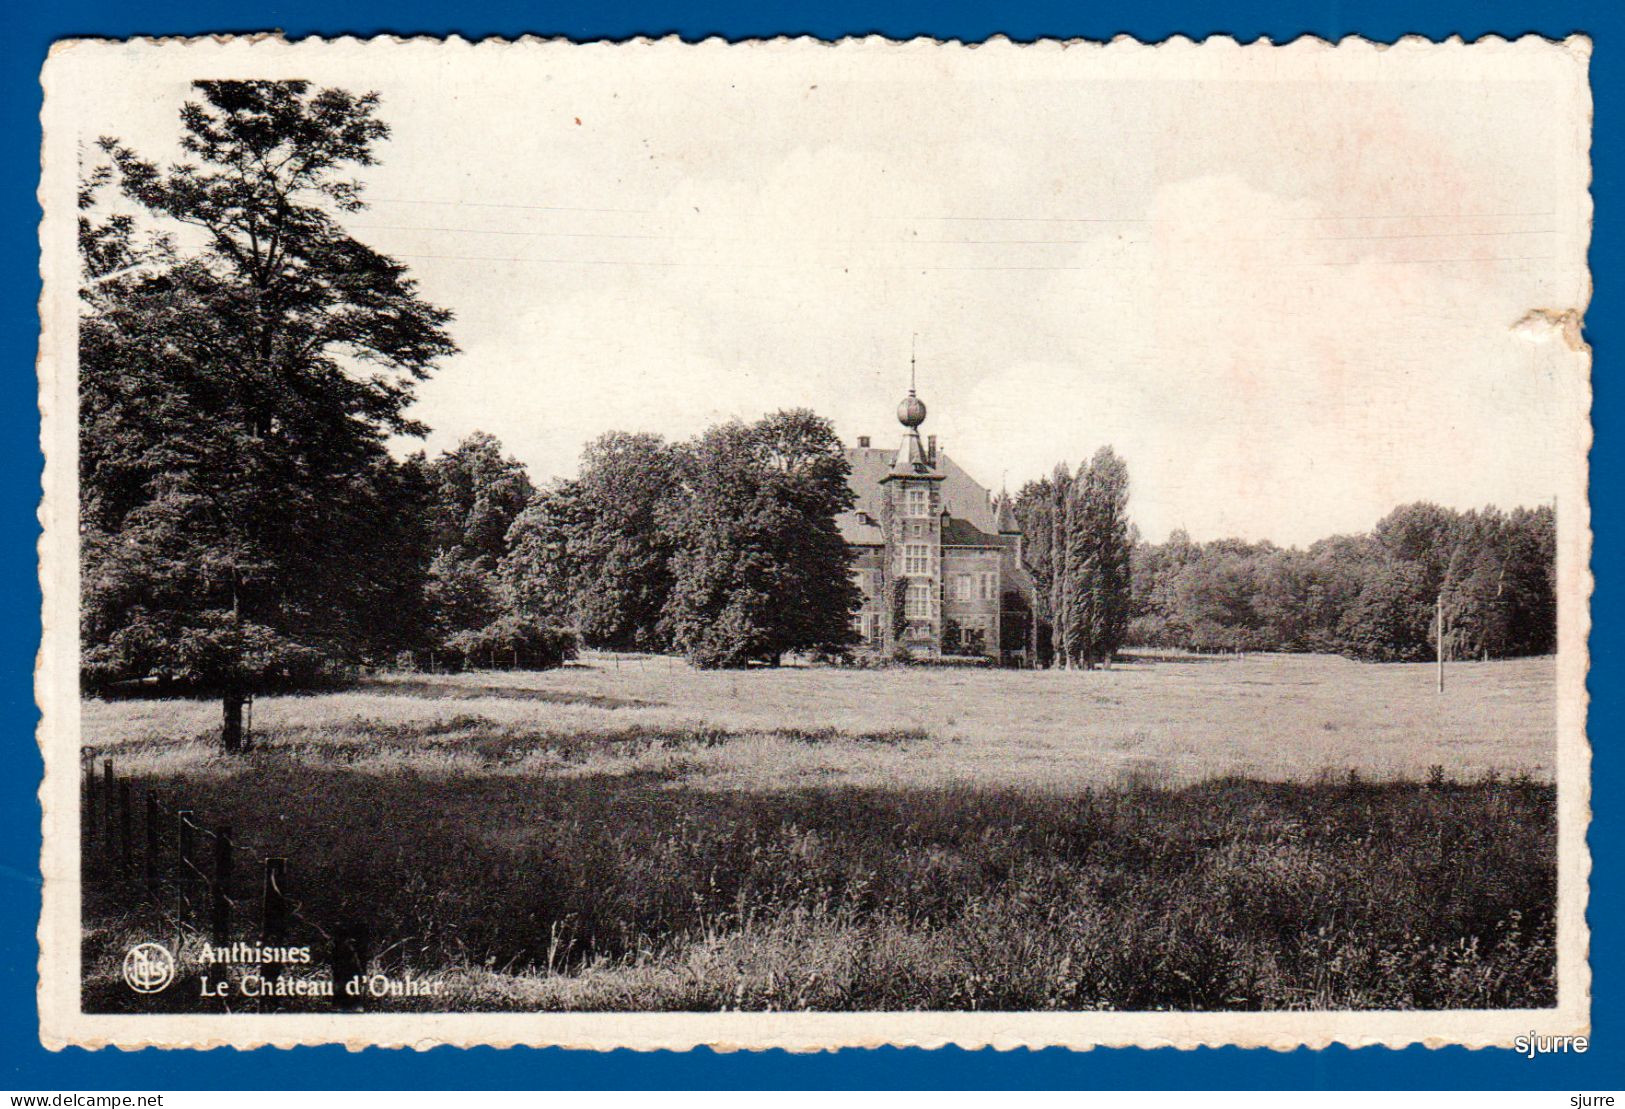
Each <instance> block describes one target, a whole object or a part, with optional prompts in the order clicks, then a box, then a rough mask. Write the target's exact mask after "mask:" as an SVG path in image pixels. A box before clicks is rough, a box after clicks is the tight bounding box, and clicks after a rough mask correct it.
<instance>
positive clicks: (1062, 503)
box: [1049, 462, 1072, 668]
mask: <svg viewBox="0 0 1625 1109" xmlns="http://www.w3.org/2000/svg"><path fill="white" fill-rule="evenodd" d="M1050 498H1051V499H1050V545H1049V546H1050V553H1049V557H1050V589H1049V610H1050V638H1051V644H1052V647H1051V655H1052V657H1053V659H1054V662H1053V665H1056V666H1060V667H1062V668H1069V667H1070V666H1071V663H1072V655H1071V653H1070V652H1069V650H1068V648H1067V634H1068V633H1067V626H1068V622H1069V620H1070V618H1071V615H1070V614H1071V608H1070V604H1069V594H1068V592H1067V582H1066V548H1067V537H1068V535H1069V532H1068V525H1069V522H1070V513H1069V510H1070V506H1071V503H1072V474H1071V471H1069V470H1068V469H1067V466H1066V463H1065V462H1061V463H1058V464H1057V465H1056V467H1055V473H1054V474H1053V475H1052V476H1051V478H1050Z"/></svg>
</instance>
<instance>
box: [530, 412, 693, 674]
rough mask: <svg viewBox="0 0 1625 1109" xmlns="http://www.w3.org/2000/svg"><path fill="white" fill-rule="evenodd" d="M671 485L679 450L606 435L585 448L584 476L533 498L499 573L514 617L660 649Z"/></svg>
mask: <svg viewBox="0 0 1625 1109" xmlns="http://www.w3.org/2000/svg"><path fill="white" fill-rule="evenodd" d="M677 478H678V463H677V455H676V452H675V451H674V450H673V449H672V447H671V446H670V445H669V444H667V443H666V441H665V440H663V439H662V438H661V437H660V436H658V435H648V434H632V433H629V432H621V431H612V432H608V433H606V434H604V435H601V436H599V437H598V438H597V439H595V440H593V441H592V442H591V443H589V444H587V447H586V450H585V451H583V453H582V457H581V472H580V475H579V476H578V477H577V478H576V479H575V480H573V481H569V482H564V483H561V484H559V485H557V486H555V487H554V488H552V489H550V490H548V491H547V492H546V493H544V494H542V495H540V496H538V497H536V498H535V499H534V500H533V501H532V502H531V505H530V507H529V508H527V509H526V511H525V512H524V514H523V515H522V516H521V517H520V518H519V520H518V521H517V523H516V524H515V526H514V528H513V531H512V532H511V534H510V537H509V538H510V540H511V548H510V551H509V554H508V557H507V559H506V560H505V561H504V563H503V570H502V573H503V579H504V581H505V582H506V583H507V585H508V589H509V591H510V593H511V594H512V595H513V596H514V598H515V603H516V604H518V606H519V607H520V610H521V611H525V612H528V613H531V614H533V615H536V616H543V617H551V618H555V619H564V620H567V621H569V622H570V623H573V624H574V625H575V626H576V627H577V628H578V629H579V630H580V632H581V636H582V639H583V640H584V641H585V642H586V643H588V644H590V645H592V646H597V647H614V648H619V649H623V650H658V649H660V648H662V647H664V646H665V645H666V635H665V629H664V624H663V619H664V615H665V607H666V602H667V600H668V598H669V596H670V593H671V555H672V550H673V546H674V541H673V537H672V535H671V533H670V532H669V531H668V530H667V527H666V523H667V521H666V516H667V511H666V505H667V502H668V501H669V500H670V499H671V498H672V496H673V494H674V491H675V490H676V488H677Z"/></svg>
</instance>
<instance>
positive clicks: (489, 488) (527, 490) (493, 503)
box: [429, 431, 536, 571]
mask: <svg viewBox="0 0 1625 1109" xmlns="http://www.w3.org/2000/svg"><path fill="white" fill-rule="evenodd" d="M429 472H430V474H431V476H432V478H433V480H434V486H435V496H434V509H433V511H432V513H431V516H430V529H431V536H432V539H431V542H432V543H433V544H434V547H435V549H436V550H437V551H438V552H443V553H446V554H448V555H449V556H450V557H452V558H455V559H456V560H457V561H459V562H467V563H472V564H473V565H475V566H478V567H479V568H480V569H481V570H485V571H491V570H494V569H496V566H497V563H498V562H500V561H501V559H502V556H503V555H504V554H506V553H507V551H508V529H509V528H511V527H512V526H513V523H514V521H515V520H516V519H518V518H519V514H520V513H521V512H523V511H524V510H525V506H526V505H528V504H529V503H530V499H531V497H532V495H534V493H535V492H536V490H535V487H534V486H532V485H531V483H530V476H529V475H528V474H527V473H526V472H525V466H524V463H522V462H520V461H519V460H518V459H515V458H510V457H508V456H506V455H504V454H503V453H502V443H501V441H500V440H498V439H497V437H496V436H494V435H489V434H487V433H486V432H483V431H476V432H473V433H472V434H470V435H468V436H467V437H466V438H464V439H463V441H462V442H461V443H459V444H457V446H456V448H455V449H453V450H449V451H446V452H445V453H444V454H442V455H441V456H440V457H439V458H437V459H435V460H434V462H433V463H431V464H430V466H429Z"/></svg>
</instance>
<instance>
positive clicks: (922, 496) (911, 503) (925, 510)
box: [908, 489, 931, 516]
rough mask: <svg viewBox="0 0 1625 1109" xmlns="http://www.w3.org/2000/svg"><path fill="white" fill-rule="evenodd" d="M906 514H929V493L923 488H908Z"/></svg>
mask: <svg viewBox="0 0 1625 1109" xmlns="http://www.w3.org/2000/svg"><path fill="white" fill-rule="evenodd" d="M908 514H909V515H910V516H929V515H931V494H930V493H929V492H927V491H926V490H924V489H910V490H909V491H908Z"/></svg>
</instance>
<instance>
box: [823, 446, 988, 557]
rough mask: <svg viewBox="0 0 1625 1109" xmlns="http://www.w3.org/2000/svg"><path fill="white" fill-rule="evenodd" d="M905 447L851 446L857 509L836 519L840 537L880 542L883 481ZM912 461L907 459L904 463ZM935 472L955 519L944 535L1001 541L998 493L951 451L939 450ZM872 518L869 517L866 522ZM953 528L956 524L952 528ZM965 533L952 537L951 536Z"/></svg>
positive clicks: (964, 541) (962, 542) (983, 542)
mask: <svg viewBox="0 0 1625 1109" xmlns="http://www.w3.org/2000/svg"><path fill="white" fill-rule="evenodd" d="M900 453H901V452H900V451H898V450H893V449H891V448H886V447H848V448H847V449H846V461H847V464H848V465H849V466H851V468H852V474H851V476H850V477H849V478H848V479H847V484H848V485H850V486H851V487H852V492H853V494H854V495H855V496H856V498H857V503H856V504H855V505H854V506H853V509H852V511H850V512H843V513H842V514H841V515H840V516H839V517H837V518H836V524H837V525H838V526H839V527H840V529H841V537H842V538H843V539H845V540H846V541H847V542H848V543H852V544H856V545H861V546H880V545H881V543H882V540H883V537H882V535H881V531H880V519H881V516H882V509H881V506H882V505H883V504H884V503H885V493H884V491H883V489H882V487H881V482H882V481H883V480H884V479H885V478H886V477H887V476H889V475H891V474H893V473H895V472H896V471H895V469H894V467H895V464H896V462H897V456H898V455H899V454H900ZM907 464H908V462H907V460H905V465H907ZM932 472H933V473H934V474H937V475H940V476H941V478H942V480H941V482H940V484H939V485H938V491H939V492H940V494H941V496H942V506H943V508H944V510H946V511H947V513H948V515H949V517H950V520H949V521H948V522H947V523H945V524H944V530H943V534H942V540H943V542H944V543H950V544H953V545H956V546H989V547H996V546H999V545H1001V543H1002V540H1001V539H1000V537H999V531H1000V528H999V520H998V516H997V513H996V511H995V509H994V507H993V494H992V493H991V492H990V491H989V490H988V489H987V488H986V487H985V486H983V485H982V484H981V483H980V482H978V481H977V480H976V479H975V478H973V477H971V476H970V475H969V474H967V473H966V472H965V471H964V470H963V469H961V468H960V466H959V464H958V463H956V462H955V461H954V460H953V459H952V458H951V457H950V456H949V455H948V454H947V453H946V452H944V451H941V450H939V451H938V452H937V461H936V466H935V467H934V468H933V469H932ZM866 520H867V522H865V521H866ZM950 529H953V530H952V531H950ZM950 534H954V535H958V536H961V537H962V538H961V539H950V538H949V535H950Z"/></svg>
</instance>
